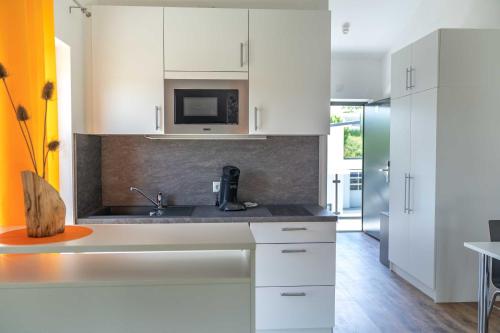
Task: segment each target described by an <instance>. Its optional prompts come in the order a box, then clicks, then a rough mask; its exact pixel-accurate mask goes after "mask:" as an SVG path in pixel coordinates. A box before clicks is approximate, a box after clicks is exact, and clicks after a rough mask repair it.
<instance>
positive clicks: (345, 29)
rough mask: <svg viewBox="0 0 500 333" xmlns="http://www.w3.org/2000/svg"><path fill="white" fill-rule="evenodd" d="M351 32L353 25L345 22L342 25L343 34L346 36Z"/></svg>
mask: <svg viewBox="0 0 500 333" xmlns="http://www.w3.org/2000/svg"><path fill="white" fill-rule="evenodd" d="M350 30H351V23H349V22H345V23H344V24H342V33H343V34H344V35H347V34H348V33H349V31H350Z"/></svg>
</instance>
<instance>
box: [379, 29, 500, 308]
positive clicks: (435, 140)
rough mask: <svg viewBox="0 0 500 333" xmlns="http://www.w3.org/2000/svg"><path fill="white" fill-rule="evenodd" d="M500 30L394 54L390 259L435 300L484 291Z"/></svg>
mask: <svg viewBox="0 0 500 333" xmlns="http://www.w3.org/2000/svg"><path fill="white" fill-rule="evenodd" d="M498 40H500V32H499V31H497V30H467V29H444V30H439V31H437V32H434V33H432V34H430V35H428V36H426V37H424V38H423V39H421V40H419V41H417V42H416V43H414V44H412V45H410V46H408V47H406V48H404V49H403V50H401V51H398V52H396V53H395V54H393V57H392V86H393V96H392V109H391V183H390V215H391V223H390V227H389V259H390V261H391V266H392V269H393V270H394V271H395V272H396V273H398V274H399V275H401V276H402V277H403V278H405V279H406V280H408V281H409V282H410V283H412V284H413V285H415V286H416V287H417V288H419V289H420V290H422V291H423V292H425V293H426V294H428V295H429V296H431V297H432V298H433V299H434V300H435V301H437V302H460V301H473V300H475V298H476V290H475V285H476V283H475V281H474V279H475V276H476V274H475V272H476V269H477V267H476V265H477V262H476V258H475V256H474V255H473V254H472V253H468V251H466V250H465V249H464V247H463V243H464V242H465V241H471V240H472V241H478V240H487V239H488V230H487V222H488V220H489V219H495V218H498V217H500V208H499V206H500V205H498V202H499V201H500V191H499V188H500V176H497V175H496V174H494V172H493V171H494V168H495V166H497V165H499V163H500V157H499V156H498V155H499V154H495V153H494V152H495V151H497V150H498V146H499V145H500V136H498V134H497V133H496V131H497V129H496V126H495V125H492V124H499V123H500V112H497V111H495V110H496V109H497V100H496V99H495V97H494V96H495V91H496V92H497V93H498V91H500V76H499V74H500V68H499V67H500V66H499V65H498V63H497V59H499V58H500V46H499V44H498V43H496V41H498Z"/></svg>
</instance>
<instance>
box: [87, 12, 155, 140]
mask: <svg viewBox="0 0 500 333" xmlns="http://www.w3.org/2000/svg"><path fill="white" fill-rule="evenodd" d="M91 88H92V105H93V107H92V112H91V122H90V123H91V124H90V127H91V128H90V132H91V133H93V134H159V133H163V103H164V102H163V8H161V7H132V6H94V7H92V87H91Z"/></svg>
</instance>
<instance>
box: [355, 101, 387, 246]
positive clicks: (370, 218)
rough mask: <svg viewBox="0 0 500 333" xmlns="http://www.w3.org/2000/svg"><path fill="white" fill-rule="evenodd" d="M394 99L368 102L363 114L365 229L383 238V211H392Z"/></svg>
mask: <svg viewBox="0 0 500 333" xmlns="http://www.w3.org/2000/svg"><path fill="white" fill-rule="evenodd" d="M390 113H391V105H390V99H384V100H381V101H377V102H374V103H369V104H366V106H365V112H364V116H363V213H362V214H363V231H364V232H366V233H367V234H369V235H370V236H373V237H375V238H377V239H380V214H381V213H382V212H388V211H389V180H390V170H389V169H390V162H389V139H390V138H389V134H390V121H391V120H390Z"/></svg>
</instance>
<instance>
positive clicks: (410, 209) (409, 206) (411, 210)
mask: <svg viewBox="0 0 500 333" xmlns="http://www.w3.org/2000/svg"><path fill="white" fill-rule="evenodd" d="M412 179H413V177H412V176H411V174H410V173H409V174H408V208H407V212H408V214H411V213H412V212H413V208H412V207H411V180H412Z"/></svg>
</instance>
